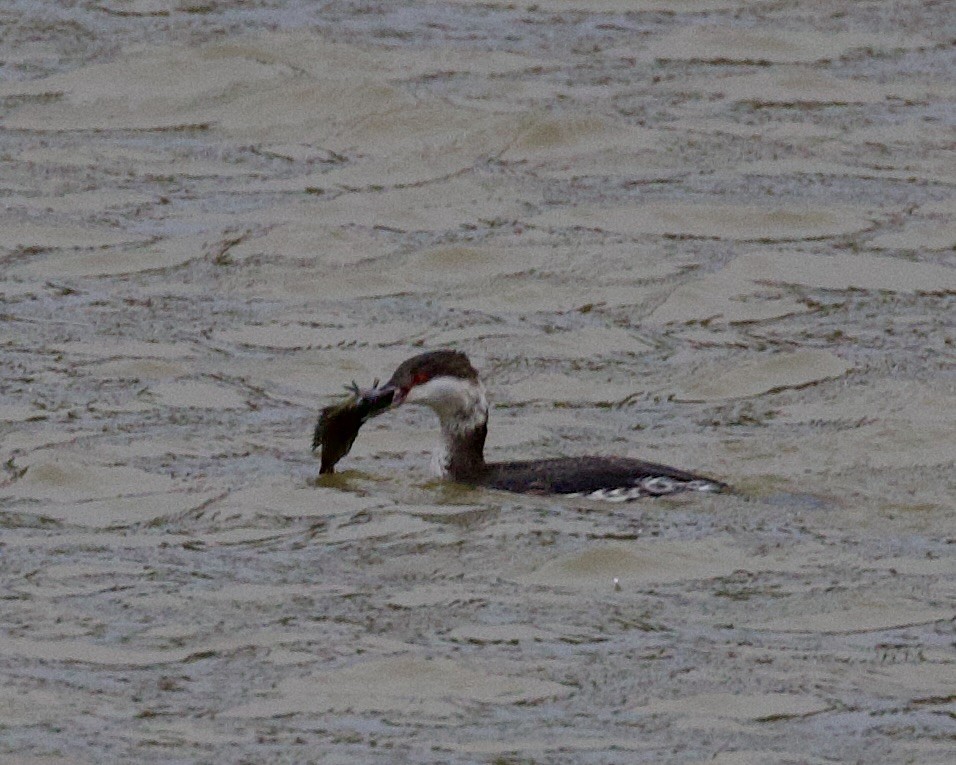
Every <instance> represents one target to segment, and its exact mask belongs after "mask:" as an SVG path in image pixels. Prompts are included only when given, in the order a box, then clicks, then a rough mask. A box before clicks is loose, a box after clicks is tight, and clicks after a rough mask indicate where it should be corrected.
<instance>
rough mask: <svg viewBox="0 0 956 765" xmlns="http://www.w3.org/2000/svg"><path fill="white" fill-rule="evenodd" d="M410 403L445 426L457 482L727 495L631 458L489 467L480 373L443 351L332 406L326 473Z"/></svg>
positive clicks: (603, 495)
mask: <svg viewBox="0 0 956 765" xmlns="http://www.w3.org/2000/svg"><path fill="white" fill-rule="evenodd" d="M404 404H418V405H420V406H427V407H429V408H430V409H432V410H433V411H434V412H435V413H436V414H437V415H438V420H439V423H440V425H441V442H440V443H439V446H438V448H437V449H436V451H435V453H434V455H433V458H432V469H433V471H434V472H435V473H436V474H437V475H439V476H440V477H442V478H446V479H449V480H452V481H456V482H459V483H466V484H472V485H475V486H484V487H487V488H491V489H499V490H503V491H511V492H518V493H523V494H559V495H565V496H577V497H588V498H591V499H601V500H606V501H610V502H625V501H627V500H632V499H637V498H639V497H645V496H662V495H666V494H675V493H678V492H684V491H705V492H718V491H724V490H726V489H727V488H728V486H727V485H726V484H724V483H722V482H720V481H717V480H714V479H711V478H707V477H705V476H700V475H696V474H694V473H690V472H687V471H684V470H679V469H677V468H672V467H669V466H667V465H659V464H657V463H653V462H644V461H643V460H638V459H632V458H629V457H605V456H585V457H557V458H552V459H540V460H523V461H516V462H486V461H485V457H484V446H485V437H486V436H487V434H488V399H487V396H486V394H485V388H484V386H483V385H482V383H481V380H480V378H479V376H478V372H477V370H476V369H475V368H474V367H473V366H472V364H471V362H470V361H469V360H468V357H467V356H466V355H465V354H464V353H461V352H459V351H452V350H438V351H429V352H427V353H422V354H419V355H418V356H414V357H412V358H410V359H408V360H407V361H405V362H403V363H402V364H401V365H399V367H398V369H396V370H395V373H394V374H393V375H392V376H391V378H390V379H389V380H388V381H387V382H386V383H385V384H384V385H382V386H378V385H377V383H376V385H374V386H373V387H372V388H371V389H368V390H361V389H359V388H358V387H357V386H353V397H352V399H351V400H350V401H347V402H345V403H344V404H339V405H335V406H331V407H326V409H324V410H323V412H322V415H321V417H320V418H319V423H318V425H317V426H316V430H315V438H314V440H313V449H315V448H317V447H319V446H321V447H322V472H326V473H329V472H332V470H333V467H334V465H335V463H336V462H337V461H338V460H339V459H341V457H343V456H344V455H345V454H346V453H347V452H348V450H349V448H351V445H352V442H353V441H354V440H355V436H356V434H357V433H358V429H359V427H361V425H362V423H363V422H365V421H366V420H367V419H369V418H370V417H373V416H375V415H377V414H380V413H381V412H383V411H385V410H387V409H391V408H394V407H397V406H401V405H404Z"/></svg>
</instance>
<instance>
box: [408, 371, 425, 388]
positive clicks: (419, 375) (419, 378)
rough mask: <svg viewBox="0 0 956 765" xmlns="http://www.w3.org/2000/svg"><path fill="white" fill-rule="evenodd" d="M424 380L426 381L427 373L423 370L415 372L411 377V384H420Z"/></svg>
mask: <svg viewBox="0 0 956 765" xmlns="http://www.w3.org/2000/svg"><path fill="white" fill-rule="evenodd" d="M426 382H428V375H427V374H425V373H424V372H416V373H415V377H414V378H412V385H421V384H422V383H426Z"/></svg>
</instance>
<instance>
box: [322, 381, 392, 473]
mask: <svg viewBox="0 0 956 765" xmlns="http://www.w3.org/2000/svg"><path fill="white" fill-rule="evenodd" d="M345 389H346V390H347V391H349V394H350V395H349V397H348V398H346V399H345V400H344V401H340V402H338V403H337V404H331V405H330V406H327V407H325V408H324V409H323V410H322V411H321V412H320V414H319V420H318V422H317V423H316V425H315V432H314V433H313V434H312V451H313V452H314V451H315V450H316V449H321V464H320V466H319V473H320V474H331V473H334V472H335V465H336V463H337V462H338V461H339V460H341V459H342V458H343V457H344V456H345V455H346V454H348V453H349V452H350V451H351V449H352V444H354V443H355V438H356V436H358V432H359V429H360V428H361V427H362V425H364V424H365V423H366V422H367V421H368V420H369V419H371V418H372V417H374V416H375V415H376V414H379V413H381V412H384V411H385V410H386V409H388V408H389V406H391V404H392V398H393V397H394V396H395V389H394V388H388V387H385V388H381V389H380V388H379V387H378V380H376V381H375V382H374V383H373V384H372V387H371V388H368V389H363V388H360V387H359V386H358V384H357V383H356V382H355V381H354V380H353V381H352V384H351V385H346V386H345Z"/></svg>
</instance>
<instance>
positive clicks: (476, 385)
mask: <svg viewBox="0 0 956 765" xmlns="http://www.w3.org/2000/svg"><path fill="white" fill-rule="evenodd" d="M405 403H409V404H421V405H423V406H427V407H430V408H431V409H433V410H434V412H435V414H437V415H438V419H439V421H440V422H441V433H442V438H441V441H440V442H439V444H438V447H437V448H436V450H435V452H434V454H433V455H432V462H431V467H432V471H433V472H434V473H435V474H436V475H438V476H440V477H442V478H449V477H452V478H454V477H456V475H455V473H456V472H460V471H461V470H465V471H467V470H470V469H478V468H479V467H482V466H483V465H484V461H483V459H482V449H483V447H484V441H485V426H486V425H487V422H488V399H487V397H486V396H485V388H484V386H483V385H482V384H481V383H480V382H473V381H471V380H462V379H461V378H459V377H436V378H434V379H432V380H429V381H428V382H427V383H422V384H421V385H416V386H415V387H414V388H412V389H411V390H410V391H409V394H408V397H407V398H406V399H405Z"/></svg>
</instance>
